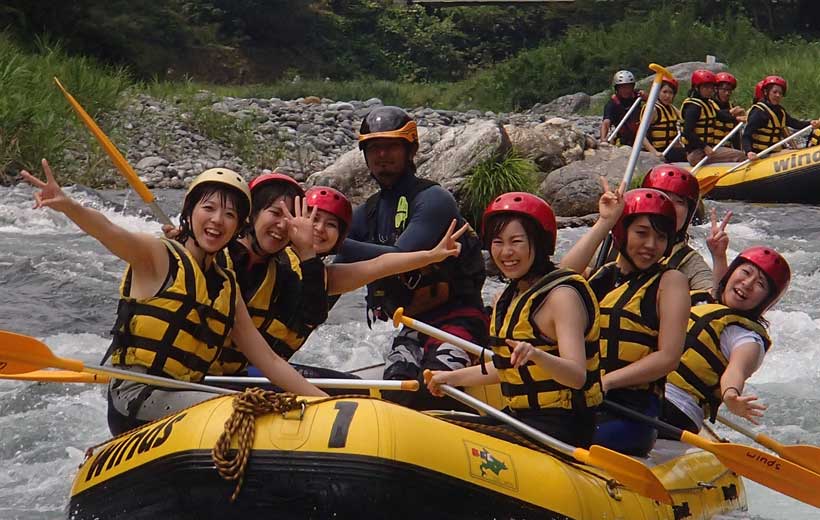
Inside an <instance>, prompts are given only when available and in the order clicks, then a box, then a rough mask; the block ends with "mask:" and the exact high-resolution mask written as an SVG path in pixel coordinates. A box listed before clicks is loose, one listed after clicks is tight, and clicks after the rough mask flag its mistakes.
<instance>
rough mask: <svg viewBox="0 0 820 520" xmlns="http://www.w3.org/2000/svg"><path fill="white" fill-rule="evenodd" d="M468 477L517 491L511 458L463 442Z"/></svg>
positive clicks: (493, 450)
mask: <svg viewBox="0 0 820 520" xmlns="http://www.w3.org/2000/svg"><path fill="white" fill-rule="evenodd" d="M464 447H465V448H466V449H467V459H468V461H469V464H470V475H472V476H473V477H475V478H478V479H481V480H484V481H486V482H490V483H492V484H495V485H498V486H502V487H505V488H509V489H514V490H517V489H518V482H517V479H516V474H515V467H514V465H513V461H512V457H510V456H509V455H507V454H506V453H504V452H501V451H498V450H495V449H490V448H486V447H484V446H481V445H478V444H474V443H472V442H470V441H464Z"/></svg>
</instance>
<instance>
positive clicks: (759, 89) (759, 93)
mask: <svg viewBox="0 0 820 520" xmlns="http://www.w3.org/2000/svg"><path fill="white" fill-rule="evenodd" d="M761 99H763V80H762V79H761V80H760V81H758V82H757V85H755V100H754V102H755V103H757V102H758V101H760V100H761Z"/></svg>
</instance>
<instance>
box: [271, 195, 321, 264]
mask: <svg viewBox="0 0 820 520" xmlns="http://www.w3.org/2000/svg"><path fill="white" fill-rule="evenodd" d="M279 204H281V205H282V212H283V213H284V214H285V219H286V220H287V222H288V238H290V241H291V243H292V244H293V247H294V249H296V253H297V254H298V255H299V258H301V259H302V260H306V259H307V258H309V257H312V256H315V255H316V252H315V250H314V247H313V223H314V221H315V220H316V208H313V211H310V210H309V209H308V204H307V199H303V198H302V197H299V196H297V197H296V198H295V199H294V201H293V214H291V212H290V211H289V210H288V207H287V205H286V204H285V202H284V201H280V202H279Z"/></svg>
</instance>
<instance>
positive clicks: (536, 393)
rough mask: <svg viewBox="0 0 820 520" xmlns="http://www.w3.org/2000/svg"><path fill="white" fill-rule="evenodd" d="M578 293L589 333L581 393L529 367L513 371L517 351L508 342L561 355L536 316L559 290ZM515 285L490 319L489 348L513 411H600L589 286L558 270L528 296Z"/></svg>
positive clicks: (593, 305) (530, 364) (594, 312)
mask: <svg viewBox="0 0 820 520" xmlns="http://www.w3.org/2000/svg"><path fill="white" fill-rule="evenodd" d="M564 285H566V286H569V287H572V288H574V289H575V290H576V291H577V292H578V295H579V296H580V297H581V299H582V300H583V302H584V308H585V309H586V312H587V327H586V330H585V331H584V346H585V349H586V360H587V377H586V382H585V383H584V386H583V387H581V388H580V389H577V390H576V389H574V388H569V387H567V386H564V385H562V384H560V383H558V382H557V381H555V380H554V379H553V378H552V377H550V374H549V373H548V372H547V371H545V370H544V369H542V368H540V367H539V366H538V365H536V364H535V363H534V362H532V361H530V362H528V363H527V364H526V365H524V366H522V367H519V368H513V367H512V364H511V363H510V356H511V355H512V349H511V348H510V347H509V346H508V345H507V343H506V340H508V339H513V340H516V341H526V342H528V343H530V344H531V345H532V346H534V347H535V348H537V349H539V350H541V351H543V352H548V353H550V354H554V355H556V356H557V355H559V353H558V344H557V343H556V341H555V340H553V339H551V338H548V337H546V336H544V335H543V334H542V333H541V331H540V330H538V326H537V325H536V324H535V321H534V320H533V316H532V315H533V313H534V312H535V311H536V310H537V309H538V307H539V306H540V305H541V303H542V302H543V301H544V300H545V299H546V298H547V296H548V295H549V293H550V291H552V290H553V289H555V288H556V287H560V286H564ZM515 290H516V288H515V284H510V285H509V286H508V287H507V288H506V289H505V291H504V293H503V294H502V295H501V297H500V298H499V299H498V302H497V303H496V305H495V308H494V309H493V313H492V317H491V319H490V346H491V347H492V349H493V354H494V355H493V365H494V366H495V368H496V370H497V371H498V375H499V378H500V379H501V392H502V393H503V394H504V396H505V398H506V400H507V404H508V406H509V407H510V408H512V409H516V410H522V409H529V410H539V409H544V408H563V409H567V410H579V409H583V408H587V407H593V406H597V405H599V404H600V403H601V401H602V400H603V393H602V392H601V376H600V370H599V366H598V365H599V359H600V358H599V351H598V334H599V327H598V322H599V319H600V312H599V310H598V301H597V300H596V299H595V295H594V294H593V293H592V289H590V287H589V285H588V284H587V282H586V280H584V278H583V277H582V276H580V275H578V274H577V273H575V272H574V271H571V270H569V269H556V270H555V271H552V272H551V273H549V274H547V275H545V276H543V277H542V278H541V279H540V280H538V281H537V282H535V283H534V284H533V285H532V286H530V287H529V288H528V289H527V290H526V291H524V292H522V293H521V294H518V295H516V294H515Z"/></svg>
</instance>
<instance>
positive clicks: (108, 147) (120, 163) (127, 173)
mask: <svg viewBox="0 0 820 520" xmlns="http://www.w3.org/2000/svg"><path fill="white" fill-rule="evenodd" d="M54 83H56V84H57V87H58V88H59V89H60V92H62V93H63V96H65V98H66V99H67V100H68V103H69V104H70V105H71V107H72V108H73V109H74V111H75V112H76V113H77V115H78V116H80V120H81V121H82V122H83V123H84V124H85V126H86V127H88V129H89V130H90V131H91V133H92V134H93V135H94V137H95V138H96V139H97V142H99V143H100V146H102V147H103V150H105V153H107V154H108V157H110V158H111V160H112V161H113V162H114V166H116V167H117V169H118V170H119V171H120V173H122V175H123V176H124V177H125V180H127V181H128V184H130V185H131V187H132V188H134V190H136V192H137V193H138V194H139V196H140V198H142V200H144V201H145V203H146V204H150V203H152V202H154V194H153V193H151V190H149V189H148V186H146V185H145V183H143V182H142V181H141V180H140V178H139V177H138V176H137V172H135V171H134V169H133V168H132V167H131V165H130V164H128V161H126V160H125V157H123V156H122V154H121V153H120V151H119V150H117V147H116V146H114V143H112V142H111V139H109V138H108V136H107V135H105V133H104V132H103V131H102V129H100V127H99V126H97V123H96V122H95V121H94V119H92V118H91V116H90V115H88V112H86V111H85V109H84V108H83V107H82V105H80V103H78V102H77V100H76V99H74V96H72V95H71V94H70V93H69V92H68V90H66V88H65V87H64V86H63V84H62V83H60V80H59V79H57V78H54Z"/></svg>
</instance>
